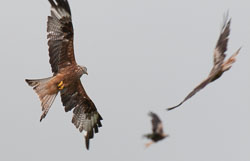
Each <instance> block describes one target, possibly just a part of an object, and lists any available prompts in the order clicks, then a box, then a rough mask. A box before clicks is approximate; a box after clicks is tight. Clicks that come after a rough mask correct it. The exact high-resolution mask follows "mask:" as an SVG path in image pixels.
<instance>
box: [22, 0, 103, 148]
mask: <svg viewBox="0 0 250 161" xmlns="http://www.w3.org/2000/svg"><path fill="white" fill-rule="evenodd" d="M55 1H56V3H55ZM55 1H54V0H49V2H50V4H51V16H48V22H47V32H48V35H47V38H48V46H49V57H50V60H49V62H50V64H51V69H52V72H53V76H52V77H49V78H44V79H34V80H30V79H26V82H27V83H28V84H29V85H30V86H32V87H33V89H34V90H35V92H36V93H37V94H38V96H39V98H40V100H41V106H42V111H43V114H42V115H41V118H40V121H42V119H43V118H45V117H46V115H47V113H48V111H49V109H50V107H51V105H52V104H53V101H54V99H55V97H56V96H57V94H58V92H60V95H61V101H62V104H63V106H64V107H65V111H66V112H68V111H70V110H72V109H73V114H74V115H73V118H72V123H73V124H74V125H75V126H76V128H78V129H79V131H80V132H82V131H83V130H84V131H86V134H85V142H86V148H87V149H89V139H91V138H93V136H94V133H97V132H98V127H101V126H102V124H101V120H102V117H101V115H100V114H99V113H98V112H97V109H96V107H95V104H94V103H93V102H92V100H91V99H90V98H89V96H88V95H87V93H86V92H85V90H84V88H83V86H82V83H81V81H80V77H81V76H82V75H83V74H87V68H86V67H84V66H80V65H77V63H76V60H75V56H74V47H73V37H74V34H73V33H74V32H73V25H72V20H71V11H70V7H69V4H68V2H67V0H55Z"/></svg>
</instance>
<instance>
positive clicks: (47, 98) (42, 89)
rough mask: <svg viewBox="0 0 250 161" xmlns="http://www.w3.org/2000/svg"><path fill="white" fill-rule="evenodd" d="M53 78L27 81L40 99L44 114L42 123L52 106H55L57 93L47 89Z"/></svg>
mask: <svg viewBox="0 0 250 161" xmlns="http://www.w3.org/2000/svg"><path fill="white" fill-rule="evenodd" d="M51 78H52V77H49V78H44V79H25V81H26V82H27V83H28V85H29V86H31V87H33V89H34V90H35V92H36V93H37V95H38V96H39V99H40V101H41V106H42V111H43V114H42V115H41V118H40V121H42V119H43V118H45V116H46V115H47V113H48V111H49V109H50V107H51V105H52V104H53V102H54V100H55V98H56V95H57V93H58V92H56V93H52V94H51V93H50V92H49V88H48V87H47V83H48V82H49V80H50V79H51Z"/></svg>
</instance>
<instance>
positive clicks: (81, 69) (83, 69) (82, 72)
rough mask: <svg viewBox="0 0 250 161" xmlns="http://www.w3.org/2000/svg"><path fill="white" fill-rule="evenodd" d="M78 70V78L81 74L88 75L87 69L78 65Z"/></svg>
mask: <svg viewBox="0 0 250 161" xmlns="http://www.w3.org/2000/svg"><path fill="white" fill-rule="evenodd" d="M78 69H79V75H80V76H82V75H83V74H87V75H88V72H87V67H85V66H81V65H78Z"/></svg>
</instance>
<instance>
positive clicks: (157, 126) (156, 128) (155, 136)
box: [144, 112, 168, 147]
mask: <svg viewBox="0 0 250 161" xmlns="http://www.w3.org/2000/svg"><path fill="white" fill-rule="evenodd" d="M148 115H149V116H150V117H151V118H152V120H151V123H152V133H150V134H145V135H144V137H146V138H148V139H151V140H152V141H151V142H149V143H147V144H146V147H148V146H150V145H151V144H152V143H155V142H158V141H160V140H162V139H164V138H166V137H168V135H167V134H165V133H164V131H163V125H162V122H161V120H160V118H159V117H158V116H157V115H156V114H155V113H153V112H149V114H148Z"/></svg>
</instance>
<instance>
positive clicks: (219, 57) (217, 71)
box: [167, 15, 240, 110]
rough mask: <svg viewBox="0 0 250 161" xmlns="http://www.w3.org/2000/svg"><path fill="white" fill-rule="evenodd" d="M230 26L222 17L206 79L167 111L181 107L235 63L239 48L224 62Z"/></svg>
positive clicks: (225, 18) (226, 19)
mask: <svg viewBox="0 0 250 161" xmlns="http://www.w3.org/2000/svg"><path fill="white" fill-rule="evenodd" d="M230 24H231V19H229V20H228V15H227V16H225V17H224V24H223V26H222V29H221V33H220V37H219V39H218V41H217V44H216V47H215V50H214V66H213V68H212V70H211V71H210V73H209V75H208V77H207V78H206V79H205V80H203V81H202V82H201V83H200V84H199V85H198V86H197V87H195V89H193V91H192V92H190V93H189V94H188V95H187V96H186V97H185V98H184V100H183V101H182V102H180V103H179V104H178V105H176V106H174V107H171V108H168V109H167V110H172V109H175V108H177V107H179V106H180V105H182V104H183V103H184V102H185V101H187V100H188V99H189V98H191V97H192V96H193V95H195V94H196V93H197V92H198V91H200V90H201V89H203V88H204V87H205V86H206V85H208V84H209V83H211V82H213V81H215V80H216V79H218V78H219V77H220V76H221V75H222V74H223V73H224V72H225V71H227V70H229V69H230V68H231V67H232V65H233V63H234V62H235V61H236V56H237V55H238V54H239V51H240V48H239V49H238V50H237V51H236V52H235V53H234V54H233V55H232V56H231V57H229V58H228V59H227V60H226V61H224V59H225V57H226V55H225V52H226V50H227V43H228V39H229V38H228V36H229V34H230Z"/></svg>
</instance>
